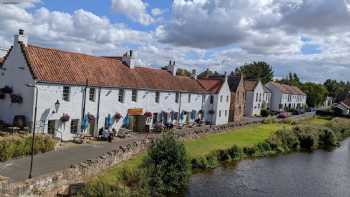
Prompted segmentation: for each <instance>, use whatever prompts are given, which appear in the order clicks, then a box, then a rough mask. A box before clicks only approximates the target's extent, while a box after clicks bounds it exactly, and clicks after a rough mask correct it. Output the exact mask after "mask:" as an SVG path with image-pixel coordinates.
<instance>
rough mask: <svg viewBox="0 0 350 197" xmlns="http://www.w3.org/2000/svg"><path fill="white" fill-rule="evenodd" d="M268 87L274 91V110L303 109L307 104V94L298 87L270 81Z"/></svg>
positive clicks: (272, 103) (272, 105) (272, 106)
mask: <svg viewBox="0 0 350 197" xmlns="http://www.w3.org/2000/svg"><path fill="white" fill-rule="evenodd" d="M266 87H267V88H269V90H270V91H271V92H272V98H271V110H272V111H276V112H277V111H287V110H289V109H303V108H304V107H305V106H306V94H305V93H304V92H303V91H301V90H300V89H299V88H298V87H295V86H290V85H286V84H281V83H277V82H269V83H268V84H266Z"/></svg>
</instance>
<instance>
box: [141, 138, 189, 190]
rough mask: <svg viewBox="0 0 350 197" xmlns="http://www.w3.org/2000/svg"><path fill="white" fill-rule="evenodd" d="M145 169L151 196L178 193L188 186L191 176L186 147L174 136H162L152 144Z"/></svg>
mask: <svg viewBox="0 0 350 197" xmlns="http://www.w3.org/2000/svg"><path fill="white" fill-rule="evenodd" d="M143 167H144V169H145V174H146V178H147V183H148V186H149V189H150V193H151V196H163V195H167V194H175V193H178V192H179V191H182V190H183V189H184V188H185V187H186V186H187V185H188V183H189V179H190V176H191V171H190V170H191V166H190V163H189V162H188V159H187V154H186V149H185V146H184V144H183V143H181V142H178V141H177V140H176V138H175V136H174V134H165V135H162V137H161V138H160V139H157V140H156V141H155V142H154V143H152V145H151V147H150V149H149V150H148V154H147V156H146V158H145V159H144V161H143Z"/></svg>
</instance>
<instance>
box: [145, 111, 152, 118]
mask: <svg viewBox="0 0 350 197" xmlns="http://www.w3.org/2000/svg"><path fill="white" fill-rule="evenodd" d="M144 116H145V117H147V118H150V117H152V113H151V112H146V113H145V114H144Z"/></svg>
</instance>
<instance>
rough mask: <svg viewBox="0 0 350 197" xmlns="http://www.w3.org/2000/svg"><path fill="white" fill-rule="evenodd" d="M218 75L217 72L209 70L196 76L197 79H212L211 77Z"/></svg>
mask: <svg viewBox="0 0 350 197" xmlns="http://www.w3.org/2000/svg"><path fill="white" fill-rule="evenodd" d="M218 75H220V74H219V73H218V72H216V71H211V70H210V69H209V68H208V69H207V70H205V71H203V72H201V73H200V74H199V75H198V78H201V79H203V78H209V77H212V76H218Z"/></svg>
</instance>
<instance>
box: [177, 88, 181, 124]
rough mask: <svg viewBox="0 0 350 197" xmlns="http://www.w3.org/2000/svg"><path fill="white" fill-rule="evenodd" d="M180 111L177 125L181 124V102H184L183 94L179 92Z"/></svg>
mask: <svg viewBox="0 0 350 197" xmlns="http://www.w3.org/2000/svg"><path fill="white" fill-rule="evenodd" d="M179 97H180V98H179V111H178V116H177V124H180V116H181V102H182V99H181V98H182V94H181V92H179Z"/></svg>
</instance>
